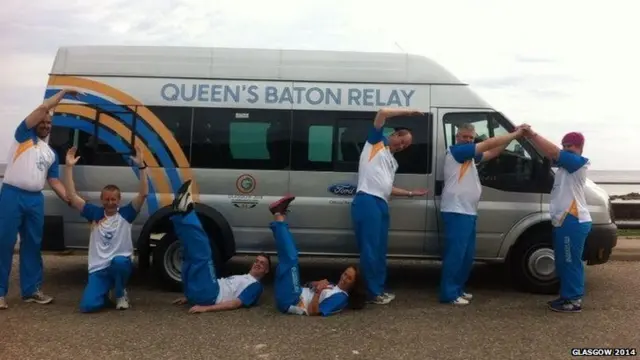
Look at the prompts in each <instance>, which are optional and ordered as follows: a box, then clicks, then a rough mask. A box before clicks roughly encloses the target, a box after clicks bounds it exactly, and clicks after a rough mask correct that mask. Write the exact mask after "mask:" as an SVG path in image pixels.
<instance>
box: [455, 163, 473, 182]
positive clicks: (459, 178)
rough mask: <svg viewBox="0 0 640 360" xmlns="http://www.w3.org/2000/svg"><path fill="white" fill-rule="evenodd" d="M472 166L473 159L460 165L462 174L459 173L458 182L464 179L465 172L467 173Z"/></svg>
mask: <svg viewBox="0 0 640 360" xmlns="http://www.w3.org/2000/svg"><path fill="white" fill-rule="evenodd" d="M470 166H471V160H467V161H465V162H463V163H462V164H461V165H460V175H458V182H460V180H462V178H463V177H464V174H466V173H467V170H469V167H470Z"/></svg>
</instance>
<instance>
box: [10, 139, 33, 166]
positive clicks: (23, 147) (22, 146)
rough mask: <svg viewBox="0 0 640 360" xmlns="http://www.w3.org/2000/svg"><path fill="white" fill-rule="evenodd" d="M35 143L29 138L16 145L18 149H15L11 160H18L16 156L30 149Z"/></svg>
mask: <svg viewBox="0 0 640 360" xmlns="http://www.w3.org/2000/svg"><path fill="white" fill-rule="evenodd" d="M34 145H35V144H34V143H33V139H29V140H27V141H25V142H23V143H21V144H20V145H19V146H18V149H16V153H15V155H13V162H16V160H18V157H20V155H22V153H24V152H25V151H27V150H29V149H31V148H32V147H33V146H34Z"/></svg>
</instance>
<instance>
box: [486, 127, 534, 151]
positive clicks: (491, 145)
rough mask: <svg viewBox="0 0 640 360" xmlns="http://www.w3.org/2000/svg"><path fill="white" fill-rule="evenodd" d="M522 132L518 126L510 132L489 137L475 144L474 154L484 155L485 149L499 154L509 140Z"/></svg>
mask: <svg viewBox="0 0 640 360" xmlns="http://www.w3.org/2000/svg"><path fill="white" fill-rule="evenodd" d="M523 134H524V130H523V129H522V128H518V129H517V130H516V131H514V132H512V133H508V134H505V135H501V136H496V137H492V138H489V139H487V140H485V141H483V142H481V143H479V144H476V154H483V155H485V154H486V152H487V151H492V150H493V151H494V153H496V154H499V153H500V152H501V151H502V150H503V149H504V148H505V147H507V146H508V145H509V143H510V142H511V141H513V140H515V139H517V138H519V137H521V136H522V135H523ZM501 148H502V149H501Z"/></svg>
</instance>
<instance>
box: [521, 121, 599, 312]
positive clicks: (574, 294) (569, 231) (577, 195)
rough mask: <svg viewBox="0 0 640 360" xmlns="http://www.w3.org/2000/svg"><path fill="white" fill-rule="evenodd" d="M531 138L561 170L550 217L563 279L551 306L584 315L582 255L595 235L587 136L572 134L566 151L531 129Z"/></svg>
mask: <svg viewBox="0 0 640 360" xmlns="http://www.w3.org/2000/svg"><path fill="white" fill-rule="evenodd" d="M525 136H527V138H529V139H531V142H532V143H533V144H534V145H536V147H537V148H538V149H540V150H541V151H542V152H543V153H544V155H545V156H546V157H548V158H549V159H551V160H552V161H553V162H554V163H555V165H556V166H557V167H558V171H556V174H555V180H554V183H553V189H552V190H551V201H550V203H549V213H550V215H551V224H552V225H553V251H554V255H555V266H556V273H557V274H558V277H559V278H560V297H559V298H557V299H555V300H552V301H549V302H548V303H547V305H548V306H549V308H550V309H551V310H553V311H557V312H568V313H574V312H580V311H582V297H583V296H584V282H585V280H584V264H583V263H582V253H583V251H584V244H585V241H586V239H587V236H589V232H590V231H591V223H592V221H591V214H590V213H589V209H588V208H587V199H586V197H585V194H584V187H585V184H586V182H587V170H588V168H589V166H590V165H591V163H590V162H589V159H588V158H585V157H584V156H582V151H583V149H584V136H583V135H582V134H581V133H579V132H570V133H568V134H566V135H565V136H564V137H563V138H562V148H559V147H558V146H557V145H555V144H554V143H552V142H551V141H549V140H547V139H545V138H544V137H542V136H540V135H538V134H537V133H536V132H534V131H533V130H531V129H528V131H527V132H526V133H525Z"/></svg>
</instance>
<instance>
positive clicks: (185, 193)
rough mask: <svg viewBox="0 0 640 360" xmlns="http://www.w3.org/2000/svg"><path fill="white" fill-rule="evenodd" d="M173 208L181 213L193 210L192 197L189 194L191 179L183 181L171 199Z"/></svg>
mask: <svg viewBox="0 0 640 360" xmlns="http://www.w3.org/2000/svg"><path fill="white" fill-rule="evenodd" d="M172 206H173V210H174V211H180V212H183V213H187V212H189V211H191V210H193V199H192V196H191V180H190V179H189V180H187V181H185V182H184V183H183V184H182V185H181V186H180V188H179V189H178V192H177V193H176V197H175V199H174V200H173V204H172Z"/></svg>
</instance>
